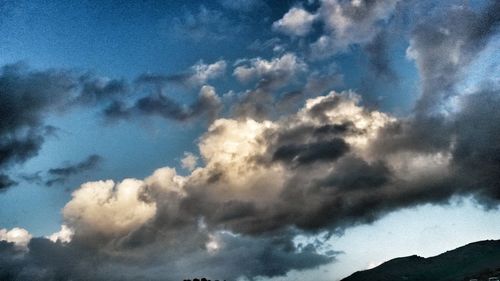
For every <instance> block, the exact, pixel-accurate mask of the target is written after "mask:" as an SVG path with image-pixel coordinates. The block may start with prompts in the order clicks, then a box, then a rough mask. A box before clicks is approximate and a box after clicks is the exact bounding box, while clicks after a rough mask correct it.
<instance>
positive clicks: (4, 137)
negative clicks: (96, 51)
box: [0, 64, 75, 189]
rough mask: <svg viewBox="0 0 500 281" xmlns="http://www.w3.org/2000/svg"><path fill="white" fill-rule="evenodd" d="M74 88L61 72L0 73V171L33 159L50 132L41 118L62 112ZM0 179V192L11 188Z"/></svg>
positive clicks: (15, 68) (8, 69) (19, 68)
mask: <svg viewBox="0 0 500 281" xmlns="http://www.w3.org/2000/svg"><path fill="white" fill-rule="evenodd" d="M74 87H75V81H74V80H73V79H72V77H71V75H70V74H69V73H68V72H65V71H57V70H47V71H32V70H30V69H28V68H27V67H26V66H25V65H22V64H14V65H6V66H3V67H2V68H1V69H0V92H1V96H0V114H1V116H3V117H2V118H1V119H0V171H5V170H6V169H8V168H10V167H11V166H12V165H14V164H20V163H24V162H25V161H27V160H28V159H30V158H32V157H34V156H36V155H37V153H38V151H39V150H40V147H41V145H42V144H43V142H44V139H45V137H46V136H47V134H48V131H49V130H48V129H49V128H50V127H47V126H46V125H45V124H44V118H45V117H46V116H47V115H48V114H49V112H53V111H57V110H63V108H64V104H65V102H66V101H67V100H69V99H70V97H71V96H70V95H71V93H72V90H73V89H74ZM4 173H5V172H4ZM0 177H1V182H0V186H1V187H2V189H5V188H7V187H9V186H12V185H14V184H15V182H14V181H13V180H12V179H10V178H9V177H8V175H6V174H2V175H1V176H0Z"/></svg>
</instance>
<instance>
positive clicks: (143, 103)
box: [103, 85, 222, 121]
mask: <svg viewBox="0 0 500 281" xmlns="http://www.w3.org/2000/svg"><path fill="white" fill-rule="evenodd" d="M221 107H222V104H221V100H220V98H219V97H218V96H217V94H216V93H215V88H214V87H212V86H209V85H204V86H203V87H201V89H200V93H199V95H198V98H197V99H196V100H195V101H194V102H193V103H192V104H190V105H183V104H179V103H178V102H176V101H175V100H173V99H171V98H170V97H168V96H166V95H164V94H163V93H162V91H160V92H159V93H158V92H157V93H154V94H150V95H147V96H145V97H142V98H140V99H138V100H137V101H135V103H134V104H133V105H132V106H127V105H126V104H124V103H122V102H119V101H117V102H114V103H111V104H110V105H109V106H108V107H107V108H105V110H104V111H103V114H104V116H105V117H106V118H107V119H108V120H110V121H115V120H120V119H128V118H131V117H135V116H141V117H148V116H159V117H162V118H165V119H169V120H176V121H189V120H191V119H193V118H195V117H198V116H201V115H203V116H206V117H207V118H208V119H209V120H212V119H213V118H215V117H216V116H217V115H218V113H219V111H220V110H221Z"/></svg>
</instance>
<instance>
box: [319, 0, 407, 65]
mask: <svg viewBox="0 0 500 281" xmlns="http://www.w3.org/2000/svg"><path fill="white" fill-rule="evenodd" d="M397 3H398V0H390V1H364V0H360V1H338V0H322V1H321V5H320V7H319V9H318V11H317V12H316V13H317V14H318V17H319V20H321V22H322V23H323V24H324V32H323V35H321V36H320V37H319V38H318V39H317V40H316V41H315V42H314V43H312V44H311V46H310V47H311V53H312V54H313V55H314V56H315V57H326V56H330V55H333V54H335V53H337V52H341V51H343V50H345V49H346V48H347V47H348V46H349V45H351V44H360V43H367V42H370V41H371V39H372V38H373V37H374V36H375V35H376V34H377V33H378V30H379V28H378V24H380V22H384V21H386V20H388V19H389V17H390V16H391V14H392V12H393V11H394V9H395V7H396V4H397Z"/></svg>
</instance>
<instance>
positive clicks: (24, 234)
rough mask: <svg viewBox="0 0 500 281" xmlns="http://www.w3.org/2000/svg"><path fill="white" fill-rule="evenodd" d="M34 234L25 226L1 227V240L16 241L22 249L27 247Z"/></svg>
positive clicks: (17, 245)
mask: <svg viewBox="0 0 500 281" xmlns="http://www.w3.org/2000/svg"><path fill="white" fill-rule="evenodd" d="M32 237H33V236H32V235H31V234H30V233H29V232H28V231H27V230H26V229H24V228H19V227H14V228H13V229H11V230H7V229H0V241H7V242H10V243H14V244H15V245H16V247H18V248H20V249H27V247H28V244H29V242H30V240H31V238H32Z"/></svg>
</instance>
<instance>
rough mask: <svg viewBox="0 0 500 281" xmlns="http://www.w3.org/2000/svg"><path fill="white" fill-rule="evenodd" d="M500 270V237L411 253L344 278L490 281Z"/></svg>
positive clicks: (361, 280)
mask: <svg viewBox="0 0 500 281" xmlns="http://www.w3.org/2000/svg"><path fill="white" fill-rule="evenodd" d="M497 273H500V240H483V241H477V242H473V243H469V244H467V245H464V246H461V247H458V248H456V249H454V250H449V251H446V252H444V253H441V254H439V255H436V256H433V257H428V258H424V257H420V256H417V255H412V256H407V257H399V258H395V259H391V260H389V261H387V262H384V263H382V264H381V265H379V266H377V267H375V268H372V269H368V270H363V271H357V272H355V273H353V274H352V275H350V276H348V277H346V278H344V279H342V280H341V281H365V280H366V281H368V280H370V281H398V280H404V281H424V280H425V281H429V280H432V281H451V280H455V281H456V280H467V281H468V280H469V279H473V278H477V279H479V280H487V278H488V277H489V276H497V275H495V274H497ZM485 278H486V279H485Z"/></svg>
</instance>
